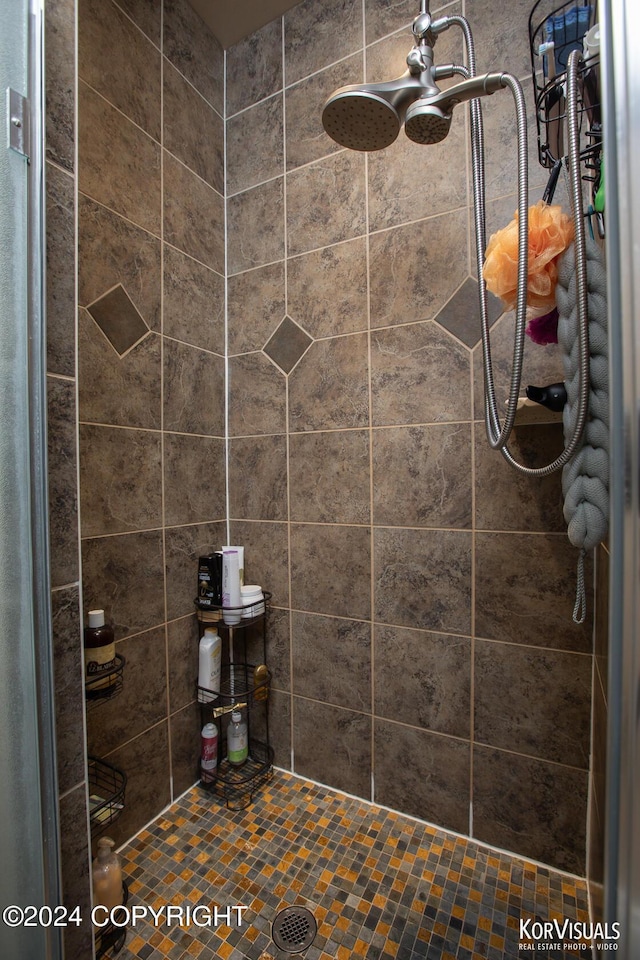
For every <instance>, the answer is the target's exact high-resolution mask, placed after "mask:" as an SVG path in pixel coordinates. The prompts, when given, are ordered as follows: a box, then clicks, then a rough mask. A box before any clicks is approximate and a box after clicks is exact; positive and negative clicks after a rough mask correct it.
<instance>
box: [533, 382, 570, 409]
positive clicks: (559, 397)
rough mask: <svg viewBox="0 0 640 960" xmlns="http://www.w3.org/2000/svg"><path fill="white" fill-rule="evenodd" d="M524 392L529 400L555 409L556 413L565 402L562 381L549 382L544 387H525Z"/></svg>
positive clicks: (562, 407)
mask: <svg viewBox="0 0 640 960" xmlns="http://www.w3.org/2000/svg"><path fill="white" fill-rule="evenodd" d="M526 394H527V397H528V399H529V400H533V401H534V402H535V403H540V404H542V406H543V407H548V409H549V410H555V411H556V412H558V413H560V412H561V411H562V410H564V405H565V403H566V402H567V391H566V390H565V386H564V383H549V384H548V385H547V386H546V387H532V386H529V387H527V389H526Z"/></svg>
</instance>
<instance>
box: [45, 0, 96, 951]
mask: <svg viewBox="0 0 640 960" xmlns="http://www.w3.org/2000/svg"><path fill="white" fill-rule="evenodd" d="M45 13H46V19H45V50H46V78H47V85H46V171H45V174H46V184H47V190H46V224H47V249H46V269H47V274H46V277H47V286H46V308H47V396H48V480H49V522H50V529H49V536H50V544H51V550H50V561H51V565H50V569H51V587H52V592H51V612H52V623H53V644H54V650H53V655H54V682H55V709H56V741H57V742H56V753H57V767H58V770H57V773H58V790H59V815H60V836H61V851H60V853H61V867H62V895H63V902H64V904H65V905H66V906H67V907H68V908H69V909H72V908H73V907H75V906H79V907H80V910H81V913H82V916H83V917H86V916H88V913H89V908H90V903H91V899H90V898H91V893H90V876H89V838H88V833H87V827H86V825H87V782H86V764H85V760H84V756H85V744H84V709H83V702H84V684H83V675H82V643H81V639H80V629H81V622H82V613H81V610H80V564H79V537H78V520H77V514H78V498H77V488H78V480H77V470H78V464H77V457H76V439H77V406H76V335H75V326H76V320H75V317H76V295H75V289H76V281H75V277H76V256H75V233H76V168H75V151H76V126H75V96H76V76H75V71H74V64H75V58H76V57H75V51H76V42H75V17H76V4H75V2H74V0H51V2H47V4H46V11H45ZM64 942H65V955H66V956H67V957H89V956H91V929H90V925H88V924H83V925H82V926H81V927H79V928H78V927H75V926H73V925H70V926H69V927H67V928H66V930H65V931H64Z"/></svg>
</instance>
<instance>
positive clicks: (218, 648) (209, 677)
mask: <svg viewBox="0 0 640 960" xmlns="http://www.w3.org/2000/svg"><path fill="white" fill-rule="evenodd" d="M221 663H222V640H221V639H220V636H219V635H218V631H217V630H216V628H215V627H207V628H206V629H205V631H204V634H203V636H202V639H201V640H200V648H199V657H198V686H199V687H200V688H201V692H200V699H201V700H203V701H204V702H205V703H207V702H209V701H211V700H215V699H216V697H217V695H218V694H219V693H220V665H221ZM203 691H204V692H203ZM206 691H211V692H210V693H207V692H206Z"/></svg>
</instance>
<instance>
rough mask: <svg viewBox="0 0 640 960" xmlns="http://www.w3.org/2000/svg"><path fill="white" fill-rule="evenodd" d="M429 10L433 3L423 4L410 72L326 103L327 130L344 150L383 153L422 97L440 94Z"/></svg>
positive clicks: (335, 95)
mask: <svg viewBox="0 0 640 960" xmlns="http://www.w3.org/2000/svg"><path fill="white" fill-rule="evenodd" d="M428 7H429V4H428V2H427V0H422V2H421V4H420V10H421V12H420V14H419V16H417V17H416V19H415V21H414V24H413V35H414V40H415V44H414V47H413V48H412V49H411V50H410V51H409V54H408V56H407V67H408V68H409V69H408V70H407V71H406V73H403V75H402V76H401V77H397V78H396V79H395V80H388V81H387V82H385V83H363V84H352V85H350V86H348V87H340V89H339V90H336V91H335V93H333V94H332V95H331V96H330V97H329V99H328V100H327V102H326V103H325V105H324V109H323V111H322V125H323V127H324V129H325V131H326V132H327V133H328V134H329V136H330V137H331V139H332V140H335V141H336V143H339V144H340V146H342V147H348V148H349V149H350V150H383V149H384V148H385V147H388V146H390V144H392V143H393V141H394V140H395V139H396V137H397V136H398V134H399V133H400V127H401V126H402V123H403V120H404V115H405V113H406V111H407V107H409V105H410V104H411V103H413V101H414V100H417V99H418V97H428V96H435V95H436V94H438V93H440V90H439V88H438V87H437V86H436V84H435V82H434V78H433V72H432V70H433V43H434V42H435V30H436V26H435V25H434V23H433V20H432V18H431V15H430V14H429V12H428ZM443 22H444V21H441V23H443Z"/></svg>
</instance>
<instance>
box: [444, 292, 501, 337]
mask: <svg viewBox="0 0 640 960" xmlns="http://www.w3.org/2000/svg"><path fill="white" fill-rule="evenodd" d="M487 312H488V315H489V324H493V323H495V321H496V320H497V319H498V317H500V316H502V314H503V313H504V312H505V311H504V307H503V305H502V303H501V301H500V300H499V299H498V298H497V297H494V295H493V294H492V293H489V291H487ZM435 320H436V321H437V322H438V323H439V324H440V326H441V327H444V328H445V330H448V331H449V333H452V334H453V336H454V337H457V338H458V340H462V342H463V343H466V345H467V346H468V347H470V348H473V347H475V345H476V344H477V343H479V342H480V336H481V333H480V307H479V305H478V281H477V280H474V278H473V277H467V279H466V280H465V281H464V283H463V284H462V286H460V287H458V289H457V290H456V292H455V293H454V295H453V296H452V297H451V299H450V300H449V302H448V303H446V304H445V305H444V307H443V308H442V310H441V311H440V313H438V314H437V315H436V317H435Z"/></svg>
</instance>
